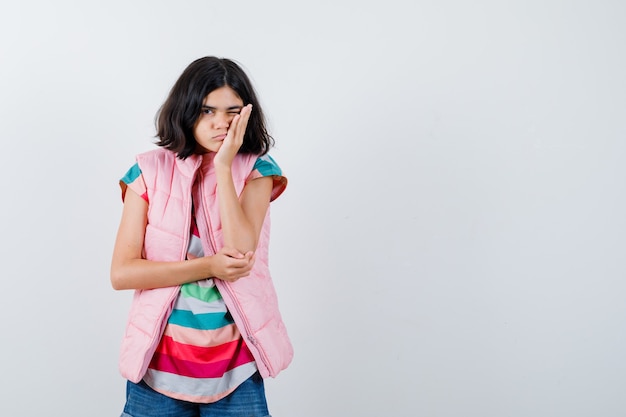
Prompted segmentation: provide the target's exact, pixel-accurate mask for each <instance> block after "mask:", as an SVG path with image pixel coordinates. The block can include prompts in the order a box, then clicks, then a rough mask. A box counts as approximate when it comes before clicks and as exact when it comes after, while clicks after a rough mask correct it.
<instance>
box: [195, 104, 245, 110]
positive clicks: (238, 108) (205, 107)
mask: <svg viewBox="0 0 626 417" xmlns="http://www.w3.org/2000/svg"><path fill="white" fill-rule="evenodd" d="M202 108H203V109H209V110H219V109H218V108H217V107H213V106H207V105H206V104H203V105H202ZM241 109H243V106H230V107H226V109H225V110H226V111H229V110H241Z"/></svg>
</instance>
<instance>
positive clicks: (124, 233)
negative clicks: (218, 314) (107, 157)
mask: <svg viewBox="0 0 626 417" xmlns="http://www.w3.org/2000/svg"><path fill="white" fill-rule="evenodd" d="M147 223H148V203H147V202H146V201H145V200H144V199H143V198H141V197H140V196H139V195H138V194H137V193H135V192H134V191H132V190H130V189H128V191H127V192H126V196H125V199H124V210H123V211H122V220H121V222H120V227H119V229H118V232H117V238H116V240H115V246H114V248H113V259H112V261H111V285H112V286H113V288H114V289H116V290H124V289H152V288H161V287H170V286H175V285H180V284H184V283H187V282H192V281H198V280H200V279H204V278H209V277H216V278H219V279H222V280H225V281H236V280H237V279H239V278H242V277H244V276H247V275H248V274H249V273H250V270H251V269H252V265H253V264H254V256H252V255H251V254H248V255H243V254H241V253H239V251H237V250H234V249H230V248H223V249H222V250H220V251H219V252H218V253H217V254H216V255H213V256H205V257H201V258H196V259H192V260H185V261H177V262H157V261H149V260H146V259H143V258H142V256H141V254H142V251H143V241H144V236H145V232H146V225H147Z"/></svg>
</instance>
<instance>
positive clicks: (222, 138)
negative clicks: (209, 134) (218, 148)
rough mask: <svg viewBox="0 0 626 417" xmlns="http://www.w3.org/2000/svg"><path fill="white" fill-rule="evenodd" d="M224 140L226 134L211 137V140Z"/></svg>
mask: <svg viewBox="0 0 626 417" xmlns="http://www.w3.org/2000/svg"><path fill="white" fill-rule="evenodd" d="M224 139H226V133H224V134H222V135H217V136H213V140H224Z"/></svg>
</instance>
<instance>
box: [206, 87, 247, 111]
mask: <svg viewBox="0 0 626 417" xmlns="http://www.w3.org/2000/svg"><path fill="white" fill-rule="evenodd" d="M202 104H203V105H205V106H210V107H232V106H243V100H242V99H241V97H239V95H238V94H237V93H236V92H235V90H233V89H232V88H230V87H228V86H224V87H220V88H218V89H215V90H213V91H211V92H210V93H209V94H207V96H206V97H205V98H204V100H203V101H202Z"/></svg>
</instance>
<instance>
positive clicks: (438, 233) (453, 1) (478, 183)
mask: <svg viewBox="0 0 626 417" xmlns="http://www.w3.org/2000/svg"><path fill="white" fill-rule="evenodd" d="M625 5H626V3H624V2H621V1H619V0H614V1H611V0H604V1H602V0H600V1H591V0H589V1H559V0H542V1H539V0H520V1H510V2H504V1H487V0H478V1H471V2H470V1H462V0H438V1H421V0H419V1H408V0H407V1H401V0H387V1H371V0H361V1H339V0H334V1H326V0H321V1H316V2H308V3H305V2H297V1H287V0H284V1H257V0H255V1H236V2H229V1H219V2H218V1H209V0H203V1H199V0H197V1H176V2H174V1H163V0H158V1H155V0H152V1H147V0H146V1H122V0H114V1H111V0H110V1H91V2H89V1H70V0H65V1H61V0H57V1H43V0H41V1H20V2H17V1H14V2H11V1H6V0H5V1H3V3H2V4H1V5H0V137H1V140H2V145H3V146H2V148H3V151H2V158H1V162H0V175H1V179H2V182H1V184H2V185H1V187H2V189H1V190H2V204H1V213H0V233H1V236H2V248H1V250H0V253H1V255H0V256H1V263H0V276H1V279H0V291H1V294H2V303H0V314H1V316H2V318H1V320H0V334H1V335H2V346H1V348H0V349H1V351H0V352H1V355H0V358H1V359H0V361H1V362H0V371H1V378H2V381H3V388H2V389H1V391H0V395H1V396H2V398H1V399H0V415H1V416H6V417H18V416H28V417H30V416H48V415H49V416H61V415H63V416H77V417H78V416H95V417H99V416H103V417H104V416H115V415H119V413H120V412H121V408H122V406H123V403H124V380H123V379H122V378H121V377H120V376H119V374H118V371H117V354H118V349H119V342H120V339H121V336H122V332H123V328H124V324H125V320H126V313H127V311H128V306H129V303H130V296H131V293H130V292H115V291H114V290H112V289H111V287H110V284H109V262H110V257H111V250H112V246H113V240H114V237H115V233H116V229H117V225H118V221H119V216H120V213H121V206H122V205H121V200H120V194H119V188H118V185H117V181H118V179H119V178H120V177H121V176H122V175H123V174H124V173H125V171H126V170H127V169H128V167H129V166H130V165H131V164H132V163H133V160H134V159H133V158H134V155H135V154H136V153H138V152H142V151H145V150H149V149H152V148H153V147H154V145H153V144H152V143H153V140H154V138H153V135H154V126H153V119H154V115H155V113H156V111H157V109H158V107H159V106H160V105H161V103H162V101H163V100H164V99H165V96H166V95H167V93H168V91H169V89H170V88H171V86H172V84H173V83H174V82H175V80H176V78H177V77H178V76H179V75H180V73H181V72H182V70H183V69H184V68H185V67H186V66H187V65H188V64H189V63H190V62H191V61H192V60H194V59H196V58H198V57H201V56H205V55H217V56H224V57H229V58H233V59H235V60H237V61H238V62H240V63H242V65H243V67H244V68H245V69H246V71H248V73H249V74H250V76H251V78H252V79H253V82H254V83H255V85H256V88H257V90H258V93H259V95H260V98H261V101H262V104H263V105H264V109H265V111H266V113H267V116H268V119H269V126H270V129H271V132H272V133H273V135H274V137H275V138H276V142H277V146H276V148H275V149H274V151H273V152H272V155H273V156H274V157H275V159H277V161H278V162H279V163H280V164H281V166H282V167H283V169H284V171H285V173H286V175H287V176H288V178H289V180H290V185H289V187H288V189H287V192H286V193H285V194H284V195H283V196H282V197H281V198H280V199H278V200H277V201H276V202H275V203H274V204H273V206H272V216H273V235H272V248H271V256H272V271H273V276H274V280H275V283H276V288H277V291H278V293H279V298H280V301H281V308H282V311H283V315H284V318H285V321H286V323H287V325H288V328H289V330H290V334H291V336H292V339H293V343H294V346H295V350H296V356H295V359H294V362H293V364H292V366H291V367H290V368H289V369H288V370H286V371H284V372H283V373H282V374H280V375H279V377H278V378H277V379H273V380H268V381H267V383H266V386H267V391H268V401H269V405H270V408H271V411H272V413H273V415H274V417H313V416H315V417H318V416H327V417H335V416H337V417H340V416H407V417H413V416H428V417H440V416H441V417H443V416H455V417H457V416H477V417H478V416H480V417H486V416H488V417H490V416H493V417H502V416H511V417H513V416H520V417H522V416H533V417H538V416H568V417H571V416H602V417H609V416H623V415H624V413H626V411H625V410H626V395H624V394H625V393H626V360H625V359H624V352H625V351H626V337H625V336H626V333H625V331H626V330H625V325H626V309H625V303H624V299H625V293H626V283H625V280H624V278H625V275H626V265H625V260H624V251H625V249H626V237H625V235H626V220H625V218H626V216H625V213H626V189H625V187H624V180H625V178H626V177H625V175H626V167H625V165H624V158H625V156H626V145H625V141H624V138H625V134H626V81H625V80H626V77H625V76H624V74H626V43H625V41H624V40H625V39H626V29H625V27H626V6H625Z"/></svg>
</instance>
